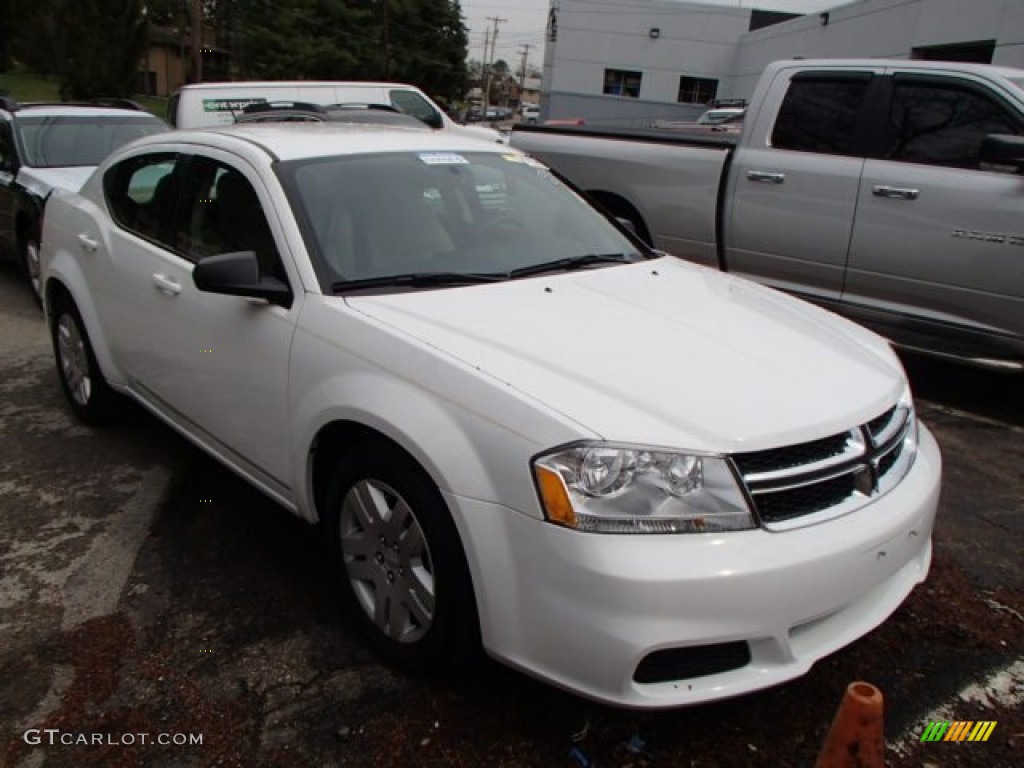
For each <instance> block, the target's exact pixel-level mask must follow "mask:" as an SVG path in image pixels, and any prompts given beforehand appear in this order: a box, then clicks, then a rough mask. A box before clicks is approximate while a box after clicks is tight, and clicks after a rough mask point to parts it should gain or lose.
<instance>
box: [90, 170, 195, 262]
mask: <svg viewBox="0 0 1024 768" xmlns="http://www.w3.org/2000/svg"><path fill="white" fill-rule="evenodd" d="M178 169H179V163H178V155H176V154H172V153H168V152H159V153H155V154H151V155H139V156H136V157H130V158H128V159H127V160H123V161H121V162H120V163H118V164H117V165H115V166H113V167H112V168H111V169H110V170H108V171H107V173H106V175H105V176H104V177H103V194H104V196H105V197H106V201H107V208H108V209H109V210H110V215H111V217H112V218H113V219H114V221H115V222H116V223H117V225H118V226H119V227H121V228H122V229H127V230H128V231H130V232H133V233H134V234H136V235H139V236H140V237H144V238H145V239H147V240H150V241H152V242H154V243H157V244H158V245H163V246H165V247H167V248H172V247H173V216H174V212H175V209H176V208H177V203H178V195H179V193H180V191H181V183H180V180H181V173H180V171H179V170H178Z"/></svg>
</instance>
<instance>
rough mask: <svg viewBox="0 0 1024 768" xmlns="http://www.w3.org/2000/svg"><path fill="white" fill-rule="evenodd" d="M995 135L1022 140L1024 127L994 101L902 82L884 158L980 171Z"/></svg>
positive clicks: (952, 88) (962, 90) (945, 86)
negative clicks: (990, 138)
mask: <svg viewBox="0 0 1024 768" xmlns="http://www.w3.org/2000/svg"><path fill="white" fill-rule="evenodd" d="M991 133H1002V134H1020V133H1021V125H1020V123H1019V121H1017V120H1015V119H1014V118H1013V116H1012V115H1011V114H1010V112H1009V110H1007V109H1005V108H1003V107H1002V106H1001V105H1000V104H998V103H996V102H995V101H994V100H993V99H991V98H990V97H988V96H986V95H985V94H983V93H980V92H978V91H976V90H974V89H971V88H969V87H963V86H961V85H957V84H954V83H936V82H921V81H913V80H905V79H898V80H897V81H896V83H895V87H894V89H893V97H892V103H891V106H890V108H889V120H888V125H887V135H886V142H885V149H884V151H883V153H882V157H884V158H885V159H887V160H899V161H903V162H907V163H923V164H926V165H941V166H946V167H949V168H968V169H977V168H978V162H979V154H980V152H981V144H982V142H983V141H984V140H985V137H986V136H987V135H989V134H991Z"/></svg>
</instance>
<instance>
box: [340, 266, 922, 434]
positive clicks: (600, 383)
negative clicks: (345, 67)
mask: <svg viewBox="0 0 1024 768" xmlns="http://www.w3.org/2000/svg"><path fill="white" fill-rule="evenodd" d="M347 301H348V303H349V305H350V306H352V307H353V308H354V309H356V310H357V311H360V312H363V313H365V314H366V315H369V316H370V317H372V318H374V319H376V320H377V321H379V322H381V323H384V324H386V325H388V326H390V327H391V328H392V329H393V330H394V331H397V332H401V333H403V334H407V335H409V336H412V337H415V338H417V339H418V340H419V341H420V342H421V343H424V344H427V345H430V346H432V347H434V348H436V349H438V350H440V351H441V352H443V353H446V354H448V355H451V356H453V357H455V358H458V359H459V360H461V361H462V362H463V363H465V364H467V365H469V366H472V367H473V368H476V369H479V370H480V371H482V372H484V373H485V374H488V375H490V376H491V377H494V378H495V379H497V380H499V381H500V382H502V384H503V385H504V386H508V387H511V388H513V389H514V390H517V391H518V393H520V395H521V396H524V397H527V398H530V399H532V400H534V401H536V402H538V403H540V404H542V405H543V406H545V407H548V408H552V409H555V410H556V411H558V412H560V413H561V414H562V415H563V416H564V417H567V418H569V419H571V420H572V421H574V422H576V423H577V424H578V425H580V427H581V428H582V430H581V437H584V436H588V435H587V432H589V433H592V434H593V435H596V436H599V437H602V438H604V439H606V440H614V441H621V442H630V443H641V444H648V445H660V446H667V447H678V448H687V449H691V450H705V451H716V452H734V451H744V450H760V449H762V448H767V447H771V446H777V445H783V444H789V443H796V442H803V441H806V440H811V439H815V438H818V437H823V436H826V435H830V434H834V433H837V432H840V431H843V430H845V429H848V428H850V427H851V426H853V425H855V424H859V423H863V422H866V421H868V420H870V419H871V418H874V417H875V416H878V415H879V414H880V413H882V412H883V411H884V410H885V409H886V408H887V407H889V406H890V405H892V404H893V403H894V402H895V401H896V400H897V398H898V397H899V396H900V395H901V394H902V392H903V390H904V387H905V376H904V374H903V371H902V368H901V367H900V364H899V362H898V361H897V360H896V358H895V356H894V355H893V354H892V352H891V350H890V349H889V348H888V345H887V344H886V343H885V342H884V341H883V340H882V339H880V338H879V337H877V336H874V335H873V334H870V333H868V332H867V331H864V330H863V329H861V328H859V327H857V326H854V325H853V324H851V323H849V322H847V321H845V320H843V319H841V318H839V317H837V316H835V315H832V314H830V313H827V312H825V311H823V310H820V309H818V308H816V307H812V306H811V305H809V304H805V303H804V302H801V301H798V300H796V299H792V298H790V297H787V296H784V295H782V294H780V293H777V292H775V291H773V290H771V289H768V288H764V287H762V286H758V285H755V284H753V283H750V282H747V281H745V280H741V279H739V278H734V277H731V276H729V275H723V274H720V273H718V272H714V271H712V270H710V269H705V268H703V267H698V266H695V265H691V264H688V263H685V262H681V261H679V260H676V259H674V258H663V259H659V260H656V261H649V262H643V263H639V264H633V265H625V266H612V267H606V268H601V269H592V270H586V271H577V272H570V273H561V274H556V275H552V276H542V277H535V278H529V279H522V280H514V281H508V282H502V283H496V284H488V285H479V286H469V287H459V288H451V289H443V290H431V291H421V292H413V293H398V294H389V295H380V296H350V297H348V299H347Z"/></svg>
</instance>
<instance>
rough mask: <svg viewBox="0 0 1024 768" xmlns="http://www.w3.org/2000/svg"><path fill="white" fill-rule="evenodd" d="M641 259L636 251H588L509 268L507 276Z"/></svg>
mask: <svg viewBox="0 0 1024 768" xmlns="http://www.w3.org/2000/svg"><path fill="white" fill-rule="evenodd" d="M642 260H643V257H642V256H641V255H640V254H638V253H588V254H586V255H584V256H572V257H569V258H566V259H555V260H554V261H545V262H541V263H540V264H531V265H530V266H528V267H519V269H513V270H511V271H510V272H509V273H508V276H509V277H511V278H516V277H529V276H530V275H540V274H543V273H544V272H570V271H572V270H574V269H582V268H583V267H589V266H591V265H593V264H633V263H635V262H637V261H642Z"/></svg>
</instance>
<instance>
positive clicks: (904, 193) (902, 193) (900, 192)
mask: <svg viewBox="0 0 1024 768" xmlns="http://www.w3.org/2000/svg"><path fill="white" fill-rule="evenodd" d="M871 194H873V195H874V196H875V197H887V198H889V199H890V200H917V198H918V196H919V195H920V194H921V190H919V189H909V188H907V187H887V186H885V185H884V184H879V185H877V186H875V187H872V188H871Z"/></svg>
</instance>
